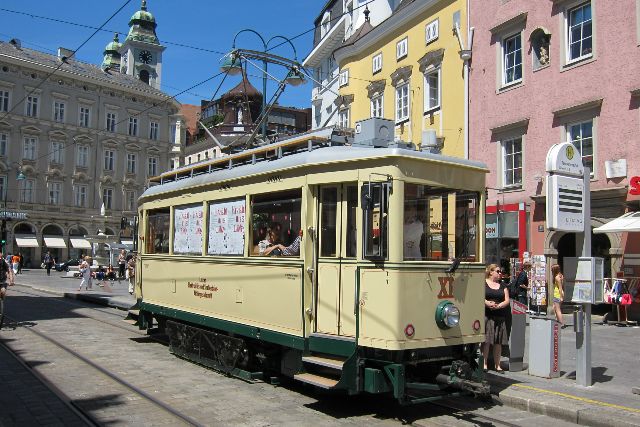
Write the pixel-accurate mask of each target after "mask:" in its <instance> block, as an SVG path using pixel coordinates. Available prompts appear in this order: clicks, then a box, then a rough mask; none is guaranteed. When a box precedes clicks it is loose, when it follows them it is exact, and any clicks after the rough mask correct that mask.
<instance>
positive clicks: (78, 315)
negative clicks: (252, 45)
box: [0, 286, 562, 426]
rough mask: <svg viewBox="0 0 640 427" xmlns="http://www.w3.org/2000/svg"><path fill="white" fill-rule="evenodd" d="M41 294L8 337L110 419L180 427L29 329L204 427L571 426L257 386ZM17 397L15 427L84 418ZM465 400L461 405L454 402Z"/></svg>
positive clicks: (20, 303) (29, 390) (499, 410)
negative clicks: (178, 355)
mask: <svg viewBox="0 0 640 427" xmlns="http://www.w3.org/2000/svg"><path fill="white" fill-rule="evenodd" d="M34 294H39V292H38V291H36V290H34V289H28V288H22V287H20V286H16V288H13V292H12V293H11V296H10V299H9V304H8V307H9V310H8V311H9V316H11V317H14V318H17V319H18V320H19V321H20V326H18V327H17V328H15V329H13V328H7V329H5V328H3V330H2V331H0V340H1V341H2V342H3V343H4V344H5V345H7V346H8V347H10V348H11V349H12V351H13V352H15V353H17V354H18V355H19V357H20V358H21V359H22V360H23V361H25V362H26V363H27V364H28V365H29V366H31V367H32V369H34V370H36V371H37V372H38V373H39V374H40V375H42V376H43V377H46V378H47V379H48V380H49V381H50V382H52V383H54V384H55V385H56V387H58V388H59V389H60V390H61V391H62V392H63V393H64V394H65V395H66V396H68V397H69V398H70V399H72V400H73V401H74V402H75V403H76V404H77V405H78V406H80V407H81V408H83V410H85V411H87V412H88V413H89V414H90V415H91V416H92V417H93V418H96V419H98V420H99V422H100V424H103V425H107V424H108V425H133V424H135V425H178V424H179V423H180V421H179V420H177V419H176V418H175V417H174V416H172V415H170V414H168V413H167V412H165V411H163V410H162V409H160V408H158V407H155V406H153V405H150V404H149V402H147V401H146V400H145V399H144V398H143V397H141V396H139V395H137V394H136V393H133V392H132V391H131V390H129V389H127V388H125V387H123V386H122V385H118V384H115V383H114V382H113V381H112V380H110V379H109V378H106V377H105V376H104V375H102V374H100V373H99V372H98V371H96V370H95V369H94V368H91V367H90V366H88V365H86V364H85V363H81V362H80V361H79V360H77V359H76V358H74V357H72V356H70V355H69V354H68V353H67V352H65V351H64V350H62V349H60V348H59V347H56V346H54V345H52V344H51V343H50V342H47V341H45V340H43V339H42V338H40V337H38V336H36V335H34V334H33V333H31V332H29V330H28V329H29V328H33V329H37V330H38V331H40V332H42V333H45V334H47V335H48V336H51V337H52V338H53V339H55V340H58V341H60V342H61V343H63V344H64V345H65V346H67V347H69V348H71V349H73V350H74V351H76V352H78V353H79V354H81V355H82V356H83V357H85V358H87V359H90V360H91V361H92V362H93V363H96V364H98V365H99V366H100V367H101V368H102V369H104V370H106V371H109V372H113V373H114V374H116V375H117V376H118V377H120V378H123V379H126V381H128V382H130V383H132V384H134V385H135V386H137V387H139V388H141V389H143V390H144V391H145V392H146V393H148V394H149V395H152V396H153V397H155V398H157V399H159V400H161V401H163V402H165V403H167V404H169V405H171V406H172V407H173V408H175V409H176V410H177V411H180V412H181V413H184V414H187V415H188V416H190V417H192V418H194V419H195V420H196V421H197V423H199V424H203V425H223V426H227V425H228V426H266V425H284V426H287V425H291V426H293V425H295V426H300V425H313V426H316V425H317V426H343V425H376V426H387V425H388V426H398V425H401V424H403V423H413V424H415V425H461V426H462V425H465V426H466V425H478V424H485V425H486V423H487V422H488V421H487V420H485V419H484V418H482V417H492V418H493V417H495V418H498V419H503V420H504V419H506V420H509V422H511V423H513V424H515V425H528V426H530V425H532V424H543V423H545V424H548V423H553V424H554V425H562V423H560V424H559V423H558V422H557V421H556V420H552V419H551V418H548V417H545V416H541V415H534V414H530V413H527V412H522V411H518V410H515V409H512V408H507V407H501V406H498V405H490V406H487V407H486V408H485V407H483V405H481V404H480V403H479V402H477V401H473V400H466V401H464V402H465V404H467V405H470V407H471V409H473V412H474V413H466V412H459V413H455V414H453V413H451V411H450V410H447V409H442V408H438V407H434V406H432V405H420V406H415V407H400V406H398V405H397V404H396V403H395V402H394V401H393V400H391V399H388V398H381V397H376V396H356V397H345V396H335V395H326V394H321V393H318V392H317V391H315V390H314V389H311V388H307V387H304V386H302V385H300V384H297V383H292V382H285V383H284V386H282V387H274V386H272V385H269V384H265V383H254V384H249V383H246V382H243V381H240V380H238V379H235V378H229V377H226V376H224V375H221V374H219V373H217V372H214V371H211V370H208V369H205V368H203V367H200V366H197V365H194V364H192V363H190V362H187V361H185V360H182V359H179V358H176V357H175V356H173V355H171V354H170V353H169V351H168V349H167V347H166V345H164V344H162V343H158V342H155V341H152V340H150V339H149V338H148V337H146V336H144V335H143V334H141V333H140V331H138V330H137V329H136V328H134V327H131V326H129V325H127V324H125V323H124V322H121V319H122V317H123V316H124V313H123V312H121V311H120V312H118V311H116V310H113V309H108V308H103V307H102V308H96V307H92V306H87V305H85V304H84V303H82V302H79V301H74V300H68V299H64V298H60V297H53V296H51V295H48V296H47V295H46V294H42V295H45V297H41V296H34ZM113 324H115V325H118V326H120V327H116V326H113ZM8 357H10V356H7V355H6V354H4V353H0V360H2V363H3V364H0V367H1V368H0V369H1V371H0V376H1V377H2V378H11V379H12V380H15V378H14V377H15V375H14V373H15V372H17V374H16V375H25V374H24V373H23V372H21V371H20V369H19V367H16V366H10V365H8V364H7V363H10V359H8ZM5 359H7V360H9V362H7V360H5ZM14 382H15V383H18V385H19V386H18V387H17V389H16V390H13V389H8V390H7V388H6V387H5V386H4V384H9V383H8V382H7V383H5V382H4V381H3V386H0V387H2V388H1V389H0V390H2V394H3V395H4V396H5V397H6V395H7V394H12V393H13V394H16V395H18V393H20V394H19V395H20V396H25V395H31V396H33V395H35V394H36V390H40V388H39V387H41V386H39V385H38V384H30V383H28V382H25V383H24V384H23V383H22V382H21V381H14ZM45 394H46V392H45ZM12 402H13V405H11V406H9V409H10V410H9V414H13V415H10V416H11V417H13V418H8V419H7V420H8V421H6V422H5V421H4V420H3V422H4V424H7V425H48V424H51V425H55V424H58V425H60V423H62V424H64V425H67V424H68V425H77V423H78V421H77V420H76V421H73V420H70V421H69V422H67V421H66V419H64V418H62V417H63V416H66V415H63V414H60V415H58V418H47V416H48V412H53V409H51V410H49V411H48V412H46V411H45V414H44V415H43V414H42V413H41V412H42V411H41V410H40V406H41V404H38V405H36V404H34V402H33V399H26V400H25V401H22V402H20V401H19V402H15V399H14V400H13V401H12ZM460 402H461V401H455V400H454V401H452V403H454V404H455V403H460ZM42 404H44V403H42ZM56 411H57V409H56ZM61 411H62V412H63V411H64V409H61ZM3 413H5V414H6V412H3ZM18 415H20V416H21V417H26V416H27V415H28V416H31V417H32V418H30V419H29V420H31V421H34V422H33V423H31V422H27V423H26V424H23V423H19V422H15V420H18V419H19V420H23V419H25V420H26V418H18ZM38 416H40V417H43V418H42V419H39V418H37V417H38ZM74 422H75V423H76V424H74Z"/></svg>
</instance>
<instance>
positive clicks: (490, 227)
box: [485, 222, 498, 239]
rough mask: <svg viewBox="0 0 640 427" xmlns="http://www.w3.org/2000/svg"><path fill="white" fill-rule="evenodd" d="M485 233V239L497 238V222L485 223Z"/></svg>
mask: <svg viewBox="0 0 640 427" xmlns="http://www.w3.org/2000/svg"><path fill="white" fill-rule="evenodd" d="M485 227H486V234H487V239H497V238H498V224H497V223H495V222H494V223H492V224H487V225H486V226H485Z"/></svg>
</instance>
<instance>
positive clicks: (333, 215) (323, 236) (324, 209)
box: [320, 187, 338, 257]
mask: <svg viewBox="0 0 640 427" xmlns="http://www.w3.org/2000/svg"><path fill="white" fill-rule="evenodd" d="M320 203H321V216H320V218H321V219H320V221H321V223H320V256H323V257H334V256H336V224H337V222H338V215H337V214H338V189H337V188H336V187H330V188H323V189H322V190H321V196H320Z"/></svg>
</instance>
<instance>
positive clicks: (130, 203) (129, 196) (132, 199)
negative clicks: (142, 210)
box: [125, 191, 136, 211]
mask: <svg viewBox="0 0 640 427" xmlns="http://www.w3.org/2000/svg"><path fill="white" fill-rule="evenodd" d="M125 203H126V206H125V210H127V211H134V210H135V209H136V192H135V191H127V193H126V194H125Z"/></svg>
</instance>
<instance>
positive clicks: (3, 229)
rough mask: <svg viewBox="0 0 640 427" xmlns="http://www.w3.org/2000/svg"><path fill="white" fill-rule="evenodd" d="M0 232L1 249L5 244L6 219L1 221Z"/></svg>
mask: <svg viewBox="0 0 640 427" xmlns="http://www.w3.org/2000/svg"><path fill="white" fill-rule="evenodd" d="M1 232H2V236H0V240H1V242H0V243H2V247H4V245H6V244H7V220H6V219H3V220H2V230H1Z"/></svg>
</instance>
